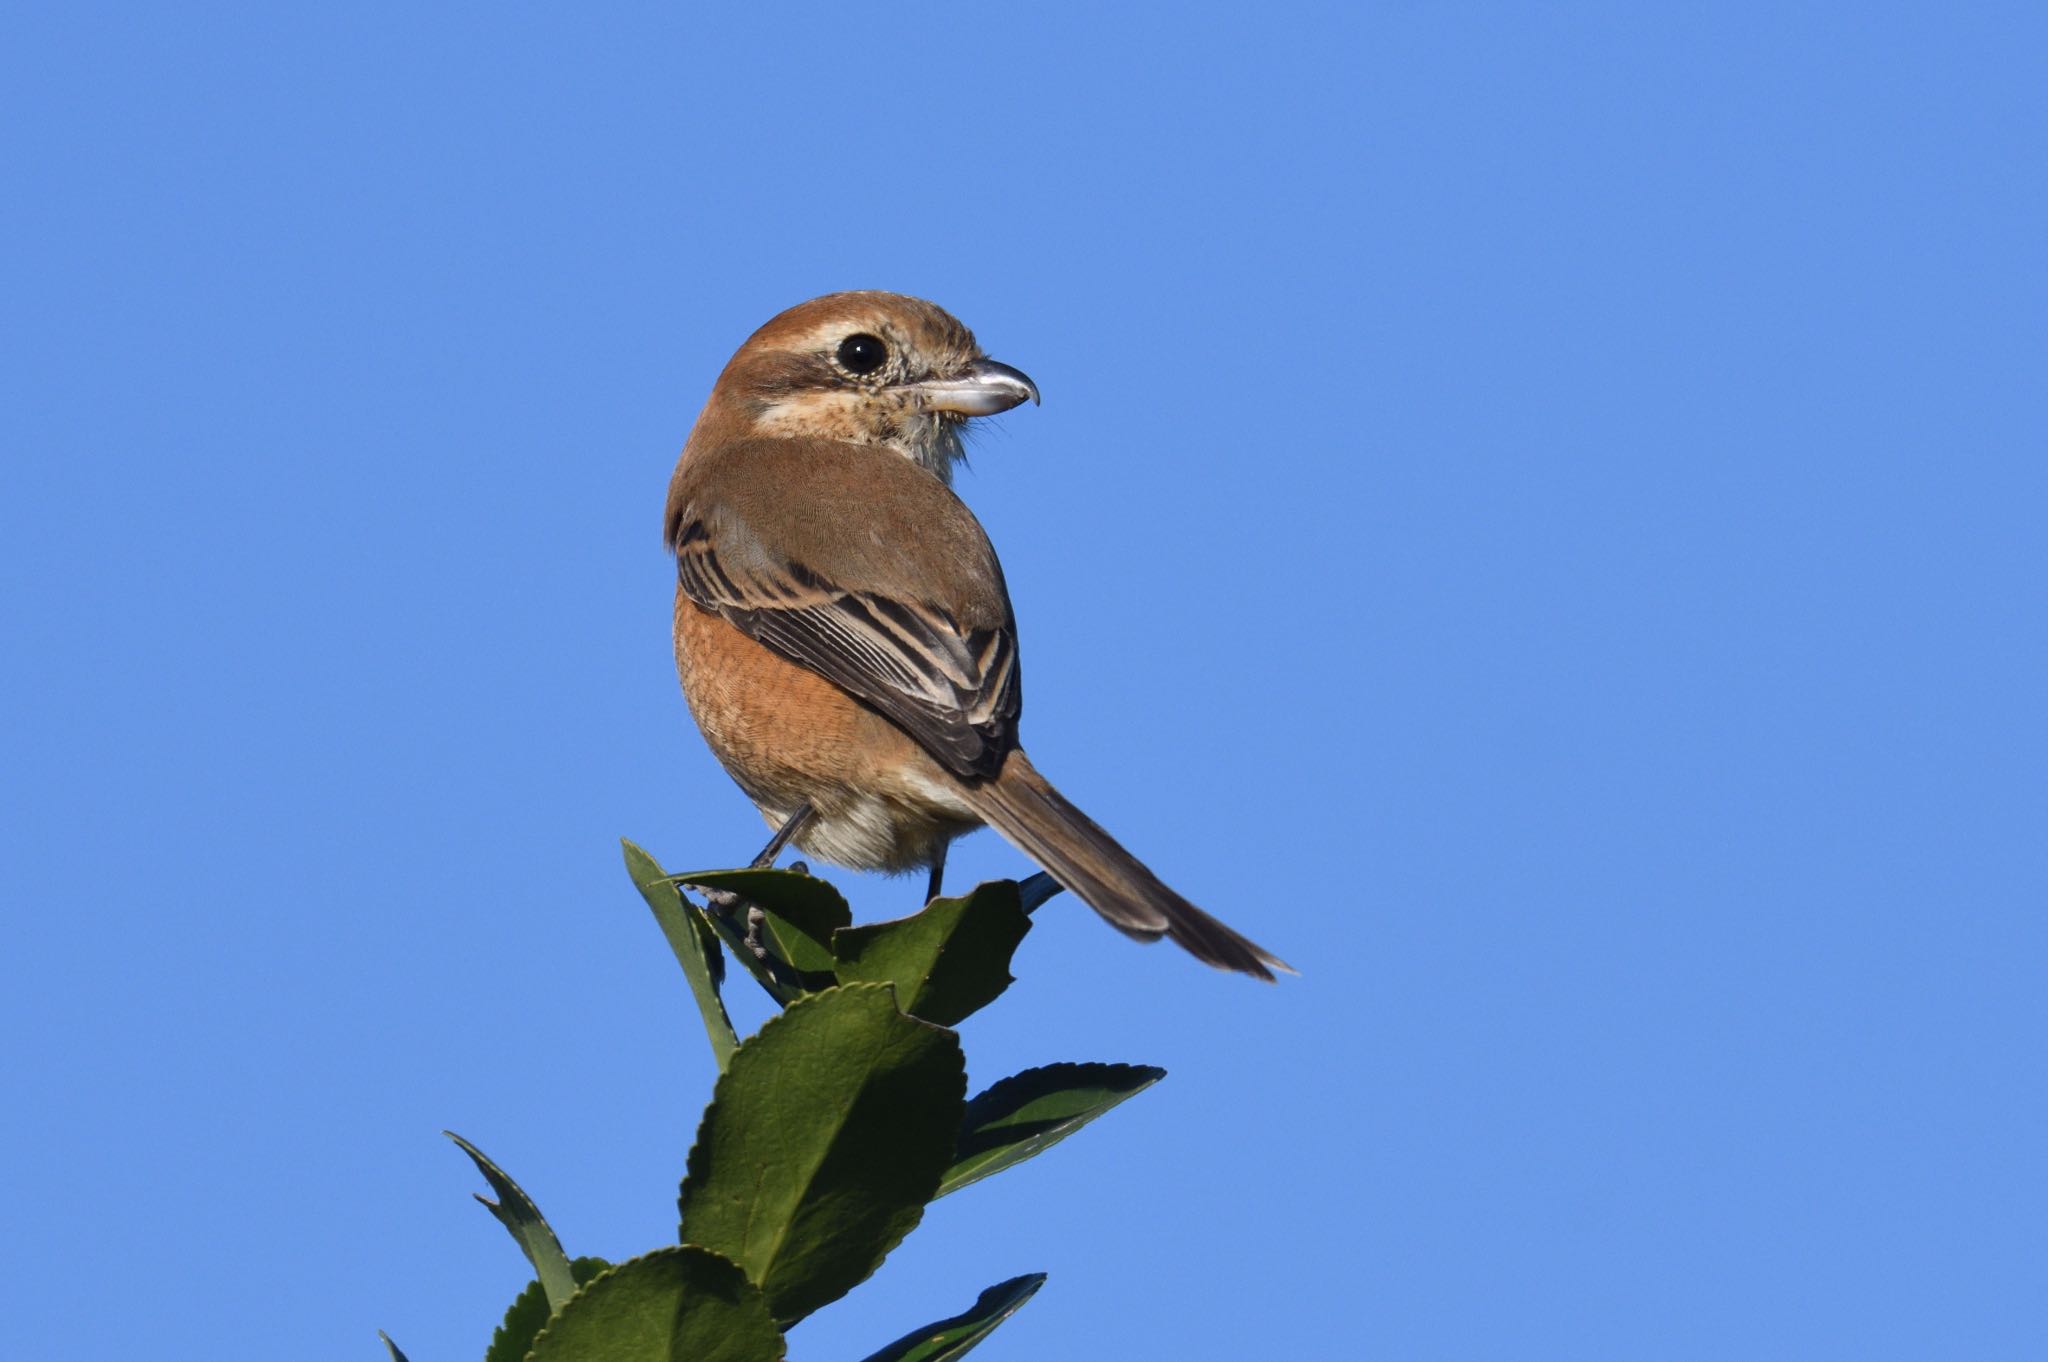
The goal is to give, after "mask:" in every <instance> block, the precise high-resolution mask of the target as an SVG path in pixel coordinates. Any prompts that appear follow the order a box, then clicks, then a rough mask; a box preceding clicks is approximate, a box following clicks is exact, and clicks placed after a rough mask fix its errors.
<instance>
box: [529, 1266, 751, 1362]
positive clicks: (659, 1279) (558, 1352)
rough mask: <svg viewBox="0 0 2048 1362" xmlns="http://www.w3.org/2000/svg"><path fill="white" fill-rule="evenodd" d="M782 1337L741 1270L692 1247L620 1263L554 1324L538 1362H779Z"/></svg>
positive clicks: (540, 1345)
mask: <svg viewBox="0 0 2048 1362" xmlns="http://www.w3.org/2000/svg"><path fill="white" fill-rule="evenodd" d="M782 1352H783V1340H782V1332H781V1331H780V1330H779V1329H777V1328H776V1327H775V1320H774V1319H773V1318H772V1317H771V1316H770V1315H769V1313H768V1302H767V1301H766V1300H764V1299H762V1296H761V1290H760V1288H759V1287H757V1286H755V1285H754V1284H753V1283H752V1282H750V1281H748V1280H747V1276H746V1274H745V1273H744V1272H742V1271H740V1269H739V1266H738V1265H737V1264H736V1263H733V1262H731V1261H729V1260H728V1259H725V1258H721V1257H719V1256H718V1255H717V1254H715V1253H712V1252H709V1251H708V1250H705V1249H701V1248H697V1247H694V1246H692V1245H689V1244H685V1245H682V1246H681V1247H678V1248H665V1249H656V1250H655V1251H654V1252H653V1253H650V1254H647V1255H645V1256H644V1257H640V1258H634V1259H632V1260H631V1261H629V1262H625V1263H621V1264H620V1265H619V1266H617V1267H615V1268H613V1269H612V1270H611V1271H609V1272H606V1273H603V1274H602V1275H600V1276H599V1277H597V1278H596V1280H594V1281H592V1282H591V1283H590V1285H588V1286H586V1287H584V1288H583V1289H582V1290H581V1291H579V1292H577V1293H576V1297H575V1299H574V1300H571V1301H570V1302H569V1303H568V1305H566V1306H564V1307H563V1308H562V1309H561V1311H560V1312H559V1313H558V1314H556V1316H555V1317H554V1318H553V1319H552V1320H550V1321H548V1326H547V1328H546V1329H544V1330H542V1331H541V1334H540V1337H538V1338H536V1339H535V1340H534V1343H533V1351H532V1352H530V1353H528V1354H527V1356H528V1357H529V1358H531V1359H532V1362H778V1359H780V1358H781V1357H782Z"/></svg>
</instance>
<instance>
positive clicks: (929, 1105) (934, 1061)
mask: <svg viewBox="0 0 2048 1362" xmlns="http://www.w3.org/2000/svg"><path fill="white" fill-rule="evenodd" d="M966 1086H967V1080H966V1070H965V1064H964V1062H963V1060H962V1058H961V1055H960V1040H959V1037H957V1036H955V1035H954V1034H953V1033H952V1032H951V1031H947V1030H944V1029H942V1028H940V1027H936V1026H931V1025H928V1024H927V1023H925V1022H921V1021H916V1020H914V1019H912V1018H910V1017H906V1016H904V1015H903V1013H902V1012H901V1011H899V1010H898V1009H897V1006H896V996H895V992H894V990H892V989H891V988H889V987H888V986H887V985H885V984H884V985H877V984H854V985H849V986H846V987H842V988H832V989H827V990H825V991H824V992H822V993H814V994H812V995H810V996H809V997H807V998H802V999H799V1000H798V1001H796V1002H794V1003H791V1004H790V1006H789V1008H788V1010H787V1011H785V1012H783V1013H782V1014H781V1015H780V1016H777V1017H771V1018H769V1020H768V1022H767V1023H766V1024H765V1025H764V1026H762V1028H761V1030H760V1031H759V1032H758V1033H757V1034H756V1035H754V1036H752V1037H751V1038H749V1039H748V1041H747V1042H746V1044H744V1045H742V1046H740V1048H739V1050H738V1051H737V1052H736V1053H735V1054H734V1055H733V1058H732V1066H731V1067H730V1068H728V1069H727V1070H726V1071H725V1073H724V1074H723V1075H721V1076H720V1078H719V1080H718V1086H717V1088H716V1090H715V1091H714V1093H713V1096H712V1101H711V1106H710V1108H709V1109H708V1110H707V1111H706V1112H705V1113H704V1121H703V1124H702V1125H701V1126H699V1128H698V1131H697V1143H696V1145H695V1146H694V1147H693V1148H692V1149H691V1150H690V1163H689V1174H688V1176H686V1177H685V1178H684V1179H683V1188H682V1196H681V1200H680V1205H681V1210H682V1233H681V1235H680V1236H679V1237H680V1238H681V1239H683V1240H684V1241H685V1242H687V1243H691V1244H701V1245H703V1246H704V1247H706V1248H709V1249H713V1250H716V1251H717V1252H719V1253H722V1254H724V1255H725V1256H726V1257H728V1258H731V1259H732V1260H733V1261H734V1262H736V1263H738V1264H739V1265H740V1266H741V1267H743V1268H745V1269H746V1271H747V1276H748V1277H750V1278H751V1279H752V1280H754V1281H756V1282H759V1283H760V1285H761V1289H762V1290H763V1291H764V1292H766V1293H767V1296H768V1303H769V1305H770V1307H771V1308H772V1309H773V1311H774V1314H775V1318H776V1319H778V1320H780V1321H782V1322H783V1323H784V1324H789V1323H793V1322H794V1321H796V1320H799V1319H802V1318H803V1317H804V1316H805V1315H807V1314H809V1313H810V1312H811V1311H813V1310H815V1309H817V1308H818V1307H819V1306H821V1305H824V1304H827V1303H828V1302H830V1301H834V1300H837V1299H838V1298H839V1297H841V1296H843V1295H845V1294H846V1293H847V1292H848V1291H850V1290H852V1289H853V1288H854V1287H855V1286H857V1285H859V1284H860V1282H861V1281H863V1280H864V1279H866V1278H867V1276H868V1275H869V1274H870V1273H872V1272H873V1271H874V1270H875V1268H876V1267H878V1266H880V1264H881V1262H882V1259H883V1258H884V1257H885V1256H886V1255H887V1254H888V1252H889V1250H890V1249H892V1248H894V1247H895V1246H896V1245H897V1244H898V1243H899V1242H900V1241H901V1240H902V1238H903V1236H904V1235H906V1234H908V1233H910V1231H911V1230H912V1229H913V1228H914V1227H915V1226H916V1225H917V1222H918V1220H919V1219H920V1218H921V1217H922V1216H923V1214H924V1206H925V1203H926V1202H927V1201H929V1200H931V1198H932V1195H933V1193H934V1192H935V1191H936V1190H937V1188H938V1185H939V1175H940V1174H941V1173H943V1172H944V1171H945V1169H946V1165H947V1164H948V1163H949V1162H950V1161H951V1160H952V1158H953V1151H954V1145H955V1140H956V1137H957V1134H958V1131H959V1127H960V1120H961V1116H962V1114H963V1112H964V1110H965V1104H964V1103H963V1102H962V1100H961V1098H962V1097H963V1095H964V1094H965V1092H966Z"/></svg>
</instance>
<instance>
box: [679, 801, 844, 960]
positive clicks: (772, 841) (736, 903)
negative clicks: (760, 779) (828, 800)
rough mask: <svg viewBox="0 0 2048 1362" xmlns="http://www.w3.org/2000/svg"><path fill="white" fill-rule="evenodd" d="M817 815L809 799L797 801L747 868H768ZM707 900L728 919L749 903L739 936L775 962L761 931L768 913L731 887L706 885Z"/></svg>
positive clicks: (751, 949)
mask: <svg viewBox="0 0 2048 1362" xmlns="http://www.w3.org/2000/svg"><path fill="white" fill-rule="evenodd" d="M817 815H818V811H817V810H816V809H814V808H812V807H811V803H810V801H809V800H805V801H804V802H803V803H801V804H799V805H797V806H796V812H795V813H792V814H791V815H790V816H789V817H788V818H787V819H785V820H783V824H782V826H781V827H779V828H777V829H776V830H775V835H774V836H773V837H770V838H769V839H768V845H767V846H765V847H762V848H761V854H760V855H759V856H756V857H755V858H754V859H753V862H752V864H750V865H749V866H748V867H747V869H749V870H765V869H767V868H768V867H770V866H772V865H774V864H775V858H776V857H777V856H780V855H781V854H782V849H783V848H784V847H786V846H788V845H789V839H790V838H792V837H794V836H796V835H797V834H798V833H799V832H802V831H803V830H804V828H805V826H806V825H807V824H809V822H810V821H811V820H812V819H813V818H815V817H817ZM704 901H705V903H706V904H708V905H709V906H710V907H711V908H712V909H714V910H715V911H717V912H718V913H719V914H720V915H722V916H724V917H726V918H728V919H730V918H731V917H732V916H733V914H735V913H737V912H738V911H739V908H740V905H741V904H743V903H745V904H746V907H747V918H746V929H745V930H744V931H742V932H741V933H740V940H741V941H743V942H744V943H745V944H746V947H747V950H748V951H749V952H751V953H752V954H753V957H754V958H755V959H756V960H759V961H761V962H762V963H764V964H769V965H772V964H773V963H774V960H773V957H772V956H771V955H770V954H769V951H768V947H767V946H766V945H765V944H764V943H763V942H762V940H761V933H762V931H763V930H765V929H766V927H767V923H768V916H767V914H765V913H763V912H762V911H761V909H760V908H759V907H758V906H757V905H755V904H752V903H747V901H746V900H745V899H743V898H741V897H740V896H739V895H738V894H735V893H733V892H732V890H730V889H707V890H705V891H704Z"/></svg>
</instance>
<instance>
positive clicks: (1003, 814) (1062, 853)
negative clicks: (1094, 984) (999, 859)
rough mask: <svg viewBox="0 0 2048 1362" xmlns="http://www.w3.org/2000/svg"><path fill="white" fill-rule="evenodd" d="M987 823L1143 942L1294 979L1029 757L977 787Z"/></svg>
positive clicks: (1018, 754) (1015, 759)
mask: <svg viewBox="0 0 2048 1362" xmlns="http://www.w3.org/2000/svg"><path fill="white" fill-rule="evenodd" d="M967 797H968V798H969V799H970V800H971V801H972V802H973V803H974V805H975V808H976V809H977V811H978V812H979V813H980V814H981V816H982V818H983V820H984V821H986V822H987V823H988V825H989V826H990V827H992V828H994V829H995V830H996V831H997V832H999V833H1001V834H1002V835H1003V836H1004V837H1005V838H1007V839H1008V840H1009V842H1010V843H1011V844H1012V845H1013V846H1015V847H1016V848H1017V849H1018V850H1019V851H1021V852H1023V853H1024V854H1025V855H1026V856H1029V857H1030V858H1031V859H1032V860H1034V861H1037V862H1038V863H1039V864H1040V865H1042V866H1044V867H1045V868H1046V869H1047V870H1049V871H1051V872H1052V877H1053V878H1054V879H1056V880H1058V881H1059V882H1060V883H1061V884H1062V885H1064V886H1066V887H1067V889H1069V890H1071V891H1072V892H1073V893H1074V894H1076V895H1078V896H1079V897H1080V898H1081V899H1082V900H1084V901H1085V902H1086V903H1087V904H1088V906H1089V907H1090V908H1093V909H1094V910H1095V911H1096V912H1098V913H1100V914H1102V916H1103V917H1104V918H1106V919H1107V920H1108V922H1109V925H1110V926H1112V927H1114V928H1116V929H1117V930H1118V931H1120V932H1123V933H1124V934H1125V935H1127V936H1134V937H1137V938H1138V939H1139V940H1140V941H1157V940H1158V939H1159V938H1160V937H1162V936H1169V937H1172V938H1173V939H1174V940H1175V941H1178V942H1179V943H1180V944H1181V945H1182V946H1183V947H1185V948H1186V949H1187V951H1188V952H1189V953H1190V954H1191V955H1193V956H1194V957H1195V958H1196V959H1197V960H1203V961H1206V962H1208V963H1209V964H1212V965H1214V966H1216V967H1217V968H1218V969H1234V970H1239V971H1242V972H1243V973H1245V974H1250V975H1255V976H1256V977H1258V978H1260V979H1267V980H1270V979H1271V978H1272V977H1273V971H1274V970H1276V969H1277V970H1285V971H1286V972H1287V973H1289V974H1292V973H1294V972H1295V971H1294V969H1293V968H1292V967H1291V966H1290V965H1288V964H1287V962H1286V961H1284V960H1282V959H1280V957H1279V956H1277V955H1274V954H1273V953H1272V952H1271V951H1268V950H1266V949H1265V948H1263V947H1261V946H1258V945H1254V944H1253V943H1252V942H1250V941H1248V940H1246V939H1245V938H1244V937H1242V936H1239V935H1238V934H1237V933H1236V932H1234V931H1232V930H1231V929H1230V928H1228V927H1226V926H1224V925H1223V924H1222V923H1221V922H1218V921H1217V920H1216V919H1215V918H1213V917H1211V916H1209V915H1208V914H1207V913H1205V912H1203V911H1202V910H1201V909H1199V908H1197V907H1195V905H1194V904H1192V903H1189V902H1188V901H1187V900H1186V899H1184V898H1182V897H1181V896H1180V895H1179V894H1176V893H1174V892H1173V890H1171V889H1169V888H1167V887H1166V885H1165V884H1164V883H1163V882H1161V880H1160V879H1159V877H1158V876H1157V875H1154V874H1153V873H1152V872H1151V871H1150V870H1147V869H1146V868H1145V866H1144V864H1143V863H1142V862H1140V861H1139V860H1138V858H1137V857H1135V856H1133V855H1131V853H1130V852H1128V851H1125V850H1124V849H1123V847H1122V846H1120V845H1119V844H1118V843H1117V840H1116V839H1115V838H1114V837H1111V836H1110V835H1109V834H1108V833H1106V832H1104V831H1103V830H1102V828H1101V827H1100V826H1098V825H1097V824H1096V822H1095V820H1094V819H1092V818H1090V817H1089V816H1088V815H1087V814H1085V813H1082V812H1081V811H1080V810H1079V809H1077V808H1075V807H1074V806H1073V805H1072V804H1069V803H1068V802H1067V800H1066V797H1065V796H1064V795H1062V794H1061V793H1060V792H1059V791H1058V790H1055V789H1054V788H1053V787H1052V785H1051V783H1050V782H1049V781H1047V780H1046V778H1045V777H1044V776H1041V775H1040V774H1038V771H1037V768H1035V767H1033V766H1032V764H1031V762H1030V761H1029V759H1027V758H1026V757H1025V755H1024V753H1023V752H1022V751H1013V752H1011V753H1010V755H1009V758H1008V759H1007V760H1006V761H1004V763H1003V769H1002V773H1001V774H1000V775H998V776H997V777H996V778H995V779H994V780H989V781H983V782H981V783H980V784H978V785H972V786H969V787H968V789H967Z"/></svg>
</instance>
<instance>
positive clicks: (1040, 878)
mask: <svg viewBox="0 0 2048 1362" xmlns="http://www.w3.org/2000/svg"><path fill="white" fill-rule="evenodd" d="M1064 888H1066V886H1065V885H1063V884H1061V883H1060V882H1059V881H1058V880H1056V879H1054V878H1053V877H1052V876H1050V875H1048V874H1046V873H1045V872H1044V871H1043V870H1041V871H1039V872H1038V873H1037V874H1035V875H1029V876H1026V877H1025V879H1024V881H1023V883H1021V884H1019V885H1018V886H1017V900H1018V902H1020V903H1021V904H1023V906H1024V911H1025V912H1027V913H1035V912H1037V911H1038V906H1039V905H1040V904H1042V903H1044V902H1045V901H1046V900H1047V899H1049V898H1051V897H1052V896H1053V895H1054V894H1057V893H1059V892H1060V890H1062V889H1064Z"/></svg>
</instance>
